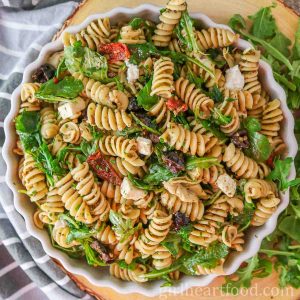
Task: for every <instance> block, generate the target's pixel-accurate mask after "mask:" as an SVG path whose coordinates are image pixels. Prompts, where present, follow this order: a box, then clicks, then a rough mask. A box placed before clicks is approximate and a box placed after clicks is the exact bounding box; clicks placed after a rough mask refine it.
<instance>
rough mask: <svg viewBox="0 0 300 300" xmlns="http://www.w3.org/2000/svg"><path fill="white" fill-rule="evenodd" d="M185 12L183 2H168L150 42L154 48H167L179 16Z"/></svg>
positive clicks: (184, 3)
mask: <svg viewBox="0 0 300 300" xmlns="http://www.w3.org/2000/svg"><path fill="white" fill-rule="evenodd" d="M185 10H186V2H185V0H169V2H168V4H167V5H166V10H164V11H163V12H162V13H161V14H160V16H159V20H160V23H159V24H157V25H156V29H155V31H154V35H153V36H152V40H153V43H154V45H155V46H158V47H167V46H168V44H169V42H170V40H171V37H172V34H173V29H174V28H175V26H176V25H177V24H178V22H179V20H180V18H181V14H182V12H183V11H185Z"/></svg>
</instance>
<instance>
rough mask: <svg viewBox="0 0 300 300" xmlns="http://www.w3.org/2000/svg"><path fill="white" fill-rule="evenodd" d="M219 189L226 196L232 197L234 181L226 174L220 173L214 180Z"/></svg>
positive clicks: (234, 188) (234, 189)
mask: <svg viewBox="0 0 300 300" xmlns="http://www.w3.org/2000/svg"><path fill="white" fill-rule="evenodd" d="M216 184H217V186H218V187H219V189H220V190H221V191H222V192H223V193H224V194H225V195H227V196H228V197H230V198H231V197H233V196H234V195H235V191H236V182H235V180H234V179H232V178H231V177H230V176H229V175H228V174H226V173H225V174H222V175H220V176H219V177H218V179H217V181H216Z"/></svg>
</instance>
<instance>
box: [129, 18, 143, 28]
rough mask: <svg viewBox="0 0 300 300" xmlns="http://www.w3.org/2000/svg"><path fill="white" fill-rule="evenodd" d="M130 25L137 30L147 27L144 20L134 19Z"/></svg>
mask: <svg viewBox="0 0 300 300" xmlns="http://www.w3.org/2000/svg"><path fill="white" fill-rule="evenodd" d="M128 25H130V26H131V27H132V29H134V30H137V29H139V28H141V27H143V26H145V25H146V21H145V20H144V19H143V18H133V19H132V20H131V21H130V22H129V23H128Z"/></svg>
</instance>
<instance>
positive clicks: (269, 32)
mask: <svg viewBox="0 0 300 300" xmlns="http://www.w3.org/2000/svg"><path fill="white" fill-rule="evenodd" d="M273 7H274V6H268V7H263V8H262V9H260V10H259V11H258V12H257V13H255V14H254V15H252V16H249V19H250V20H252V21H253V24H252V27H251V30H250V32H251V33H252V34H253V35H255V36H256V37H258V38H261V39H266V38H270V37H272V36H273V35H274V34H275V31H276V30H277V26H276V22H275V19H274V18H273V16H272V13H271V8H273Z"/></svg>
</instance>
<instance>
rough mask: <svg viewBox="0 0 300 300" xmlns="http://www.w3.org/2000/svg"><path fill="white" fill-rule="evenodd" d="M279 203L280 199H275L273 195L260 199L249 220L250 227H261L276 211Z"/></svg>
mask: <svg viewBox="0 0 300 300" xmlns="http://www.w3.org/2000/svg"><path fill="white" fill-rule="evenodd" d="M279 203H280V198H277V197H276V196H275V195H274V194H272V195H270V196H268V197H266V198H261V199H259V201H258V202H257V203H256V209H255V211H254V215H253V217H252V220H251V225H252V226H262V225H264V224H265V223H266V222H267V221H268V219H269V218H270V217H271V216H272V214H273V213H274V212H275V211H276V209H277V206H278V204H279Z"/></svg>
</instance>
